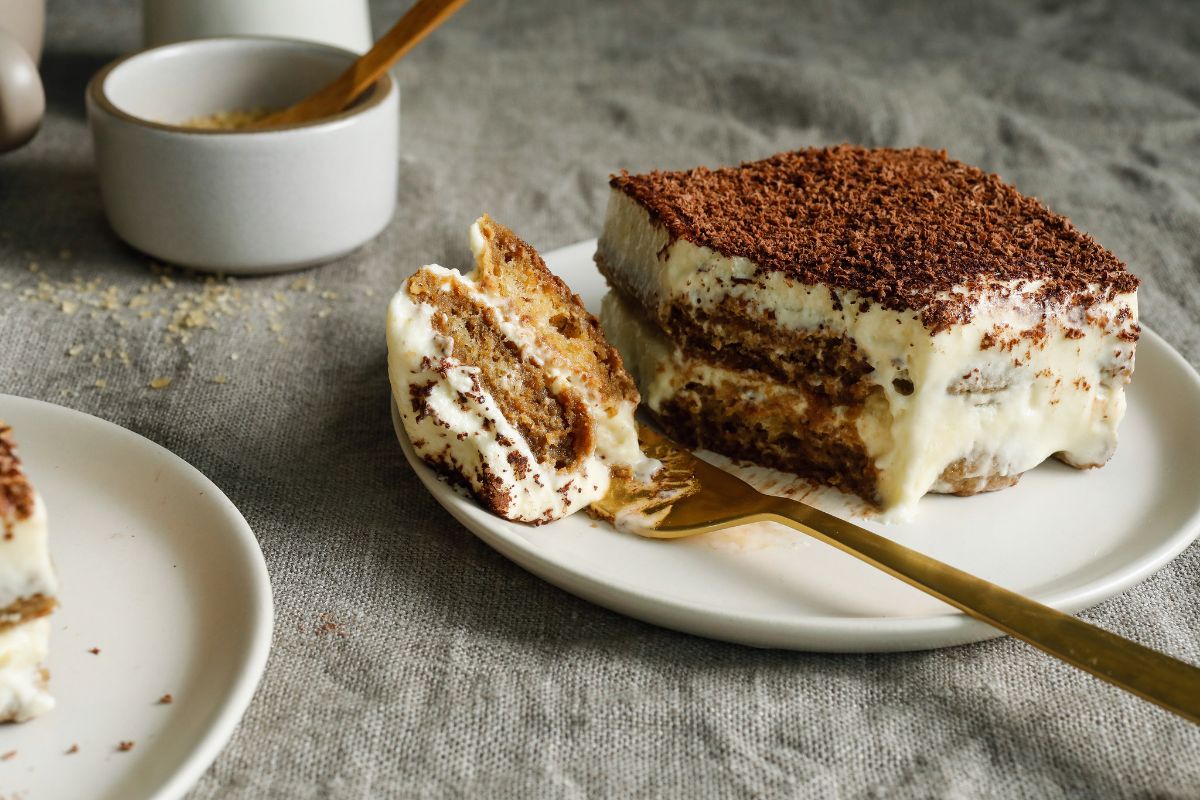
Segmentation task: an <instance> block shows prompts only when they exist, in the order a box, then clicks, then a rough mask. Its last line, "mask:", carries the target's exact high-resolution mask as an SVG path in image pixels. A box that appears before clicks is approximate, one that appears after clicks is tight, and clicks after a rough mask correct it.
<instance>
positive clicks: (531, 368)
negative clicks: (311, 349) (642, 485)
mask: <svg viewBox="0 0 1200 800" xmlns="http://www.w3.org/2000/svg"><path fill="white" fill-rule="evenodd" d="M470 239H471V250H472V252H473V253H474V256H475V270H474V271H473V272H471V273H469V274H467V275H463V274H461V273H460V272H459V271H458V270H453V269H446V268H444V267H440V266H437V265H432V266H425V267H421V269H419V270H417V272H416V273H415V274H414V275H413V276H412V277H410V278H409V279H408V280H407V281H406V283H405V285H404V288H403V289H401V290H400V291H399V292H397V293H396V295H395V297H393V298H392V301H391V305H390V306H389V309H388V323H387V325H388V327H387V337H388V372H389V375H390V377H391V383H392V394H393V398H394V400H395V402H396V406H397V409H398V411H399V413H400V417H401V419H402V421H403V423H404V428H405V431H406V432H407V434H408V437H409V441H410V442H411V443H412V446H413V449H414V450H415V451H416V452H417V454H418V455H420V456H421V458H422V459H424V460H425V461H426V462H427V463H429V464H431V465H432V466H434V467H435V468H437V469H438V470H439V471H440V472H442V473H443V474H444V475H446V476H448V477H449V478H451V479H452V480H456V481H458V482H460V483H462V484H464V485H466V486H467V487H468V488H470V490H471V492H472V493H473V494H474V495H475V496H476V497H477V498H478V499H479V501H480V502H481V503H482V504H483V505H484V506H486V507H487V508H488V509H489V510H491V511H493V512H494V513H496V514H499V515H500V516H502V517H505V518H507V519H510V520H519V521H524V522H532V523H544V522H550V521H552V520H555V519H558V518H560V517H563V516H566V515H568V514H571V513H573V512H574V511H577V510H579V509H580V508H583V507H585V506H587V505H588V504H590V503H592V502H594V501H596V500H598V499H600V498H601V497H603V496H604V495H605V493H606V492H607V491H608V487H609V483H610V481H611V479H612V478H613V476H614V474H617V475H621V474H623V473H626V472H628V473H630V474H633V475H642V474H644V473H645V472H646V471H647V470H650V469H652V468H653V465H654V464H655V463H656V462H651V461H650V460H649V459H646V458H645V457H643V455H642V452H641V450H640V449H639V448H638V440H637V427H636V425H635V423H634V419H633V415H634V411H635V410H636V408H637V405H638V393H637V389H636V388H635V387H634V384H633V381H632V380H631V379H630V377H629V375H628V374H627V373H626V372H625V369H624V368H623V366H622V364H621V357H620V356H619V355H618V354H617V352H616V350H614V349H613V348H612V347H610V346H609V344H608V342H607V341H606V340H605V338H604V334H603V333H602V331H601V329H600V324H599V322H598V321H597V320H596V318H595V317H594V316H592V315H591V314H589V313H588V312H587V310H586V309H585V308H584V307H583V303H582V302H580V300H579V298H578V297H577V296H575V295H573V294H572V293H571V291H570V289H569V288H567V285H566V284H565V283H563V282H562V280H560V279H559V278H558V277H556V276H555V275H554V274H552V273H551V272H550V271H549V270H548V269H547V268H546V265H545V263H543V261H542V259H541V257H540V256H539V255H538V254H537V252H536V251H535V250H534V249H533V248H532V247H530V246H529V245H528V244H526V243H525V242H523V241H521V240H520V239H519V238H517V236H516V235H514V234H513V232H512V231H510V230H509V229H508V228H505V227H504V226H502V225H499V224H497V223H496V222H494V221H493V220H492V219H491V218H490V217H487V216H484V217H482V218H481V219H479V220H478V221H476V223H475V224H474V225H473V226H472V227H471V232H470Z"/></svg>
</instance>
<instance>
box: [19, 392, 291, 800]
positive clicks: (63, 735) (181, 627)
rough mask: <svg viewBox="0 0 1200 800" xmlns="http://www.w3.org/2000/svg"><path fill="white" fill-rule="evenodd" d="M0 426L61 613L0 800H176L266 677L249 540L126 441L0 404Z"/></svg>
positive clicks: (162, 456) (110, 429)
mask: <svg viewBox="0 0 1200 800" xmlns="http://www.w3.org/2000/svg"><path fill="white" fill-rule="evenodd" d="M0 419H4V420H6V421H7V422H8V423H9V424H11V425H12V427H13V435H14V438H15V439H16V442H17V445H18V448H19V454H20V456H21V458H22V460H23V461H24V462H25V470H26V472H27V473H28V475H29V477H30V479H31V480H32V482H33V484H34V486H36V487H37V488H38V490H39V491H40V492H41V494H42V496H43V497H44V498H45V501H46V510H47V514H48V516H49V523H50V552H51V555H52V556H53V558H54V563H55V567H56V569H57V571H58V577H59V583H60V592H59V600H60V601H61V604H62V605H61V607H60V608H59V609H58V610H57V611H56V612H55V613H54V615H53V616H52V617H51V618H50V623H51V637H50V659H49V664H48V666H49V668H50V676H51V677H50V689H51V692H52V693H53V694H54V696H55V698H56V699H57V701H58V706H57V707H56V708H55V709H54V710H52V711H50V712H49V713H47V714H45V715H44V716H41V717H38V718H37V719H34V720H31V721H29V722H26V723H24V724H21V725H3V726H0V753H12V755H11V756H10V757H8V758H7V759H4V760H0V797H6V798H7V797H20V798H23V800H52V799H54V800H57V798H97V800H118V798H119V799H120V800H144V799H146V798H154V800H166V799H167V798H176V797H181V796H182V795H183V794H184V792H186V791H187V790H188V789H189V788H190V787H191V785H192V784H193V783H195V782H196V780H197V779H198V778H199V777H200V775H201V773H203V772H204V770H205V769H206V768H207V767H208V765H209V764H210V763H212V760H213V759H214V758H215V757H216V755H217V753H218V752H219V751H220V749H221V747H222V746H223V745H224V744H225V742H226V741H227V740H228V739H229V737H230V735H231V734H232V733H233V729H234V727H235V726H236V725H237V722H238V720H239V719H240V718H241V716H242V712H244V711H245V710H246V706H247V705H248V704H249V702H250V698H251V696H252V695H253V694H254V688H255V686H256V685H257V684H258V679H259V677H260V676H261V675H262V672H263V668H264V667H265V666H266V661H267V651H268V649H269V648H270V644H271V617H272V606H271V586H270V582H269V581H268V578H267V569H266V564H265V562H264V561H263V556H262V552H261V551H260V550H259V548H258V542H257V541H256V539H255V537H254V533H253V531H251V530H250V526H249V525H247V524H246V520H245V519H243V517H242V515H241V514H240V513H239V512H238V510H237V509H236V508H235V507H234V505H233V503H231V502H230V501H229V498H227V497H226V496H225V495H224V494H222V493H221V490H220V489H218V488H217V487H216V486H215V485H214V484H213V483H212V481H210V480H209V479H208V478H206V477H204V476H203V475H202V474H200V472H198V471H197V470H196V469H195V468H194V467H191V466H189V465H188V464H187V463H186V462H184V461H183V460H182V459H180V458H179V457H178V456H175V455H173V454H171V453H170V452H168V451H167V450H165V449H163V448H162V447H159V446H158V445H156V444H154V443H153V442H151V441H149V440H147V439H144V438H142V437H141V436H138V435H137V434H136V433H132V432H130V431H127V430H125V429H124V428H121V427H118V426H116V425H113V424H112V423H110V422H105V421H104V420H101V419H97V418H96V417H92V416H89V415H87V414H82V413H80V412H78V411H72V410H71V409H68V408H62V407H61V406H56V405H51V404H50V403H42V402H38V401H36V400H27V399H23V398H20V397H12V396H10V395H0ZM93 649H97V650H98V651H99V652H97V653H93V652H91V651H92V650H93ZM166 694H170V695H171V697H172V700H171V702H170V703H169V704H167V703H161V702H159V700H160V698H161V697H162V696H163V695H166ZM121 742H132V743H133V747H132V749H130V750H128V751H122V750H121V749H120V748H119V745H120V743H121ZM73 745H74V746H77V748H78V750H77V751H76V752H68V751H69V750H70V749H71V748H72V746H73Z"/></svg>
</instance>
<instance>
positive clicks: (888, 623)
mask: <svg viewBox="0 0 1200 800" xmlns="http://www.w3.org/2000/svg"><path fill="white" fill-rule="evenodd" d="M593 252H595V242H581V243H580V244H577V245H573V246H571V247H567V248H563V249H561V250H557V251H554V252H552V253H549V254H547V255H546V257H545V258H546V262H547V264H548V265H549V266H550V268H551V269H552V270H553V271H554V272H556V273H557V274H558V275H560V276H561V277H562V278H563V279H564V280H566V281H567V283H568V284H570V285H571V287H572V289H574V290H575V291H576V292H577V293H579V294H580V295H581V296H582V297H583V300H584V302H585V303H586V304H587V305H588V307H589V308H591V309H592V310H593V311H595V310H597V308H598V305H599V301H600V298H601V297H602V296H603V293H604V281H603V278H602V277H601V276H600V275H599V274H598V273H597V271H596V269H595V267H594V265H593V264H592V253H593ZM1197 419H1200V377H1197V375H1196V373H1195V371H1194V370H1192V369H1191V367H1190V366H1188V364H1187V363H1186V362H1185V361H1184V360H1183V359H1182V358H1181V357H1180V356H1179V355H1178V354H1177V353H1176V352H1175V351H1174V350H1172V349H1171V348H1170V346H1169V345H1167V344H1166V343H1165V342H1164V341H1163V340H1162V339H1161V338H1160V337H1158V336H1157V335H1156V334H1154V333H1153V332H1151V331H1148V330H1145V331H1144V332H1143V336H1142V340H1141V342H1140V343H1139V345H1138V352H1137V369H1136V372H1135V375H1134V381H1133V383H1132V385H1131V386H1130V389H1129V410H1128V413H1127V416H1126V418H1125V421H1124V422H1123V423H1122V426H1121V443H1120V446H1119V447H1118V448H1117V454H1116V455H1115V456H1114V457H1113V459H1112V461H1111V462H1109V464H1108V465H1107V466H1105V467H1104V468H1103V469H1099V470H1089V471H1085V472H1081V471H1078V470H1074V469H1071V468H1069V467H1066V466H1064V465H1062V464H1059V463H1058V462H1055V461H1050V462H1047V463H1045V464H1043V465H1042V466H1040V467H1038V468H1037V469H1035V470H1032V471H1030V472H1028V473H1026V475H1025V476H1024V477H1023V478H1022V479H1021V482H1020V483H1019V484H1018V485H1017V486H1016V487H1014V488H1011V489H1006V490H1004V491H1001V492H995V493H991V494H984V495H977V496H975V497H969V498H959V497H946V496H939V495H930V496H927V497H926V498H925V499H923V500H922V501H921V506H920V510H919V512H918V514H917V517H916V519H915V520H913V521H912V522H910V523H906V524H902V525H883V524H881V523H877V522H872V521H869V520H867V521H863V520H856V521H858V522H860V523H861V524H863V525H864V526H865V527H867V528H870V529H871V530H874V531H876V532H877V533H880V534H882V535H884V536H887V537H889V538H892V539H894V540H896V541H898V542H901V543H902V544H905V545H907V546H909V547H912V548H915V549H917V550H919V551H921V552H923V553H927V554H929V555H931V556H933V557H934V558H938V559H940V560H942V561H945V562H947V563H949V564H952V565H954V566H956V567H959V568H960V569H964V570H966V571H968V572H971V573H974V574H976V575H979V576H980V577H983V578H986V579H987V580H990V581H993V582H995V583H998V584H1000V585H1001V586H1005V587H1007V588H1009V589H1013V590H1015V591H1018V592H1020V593H1022V594H1025V595H1028V596H1030V597H1033V598H1036V599H1037V600H1040V601H1041V602H1043V603H1047V604H1049V605H1052V606H1054V607H1055V608H1059V609H1063V610H1066V611H1071V612H1074V611H1079V610H1082V609H1084V608H1087V607H1089V606H1092V605H1095V604H1096V603H1098V602H1100V601H1101V600H1104V599H1106V598H1109V597H1112V596H1113V595H1115V594H1117V593H1118V592H1120V591H1122V590H1124V589H1126V588H1128V587H1129V586H1132V585H1133V584H1135V583H1137V582H1139V581H1141V580H1143V579H1145V578H1146V577H1147V576H1148V575H1150V574H1151V573H1153V572H1154V571H1155V570H1157V569H1159V568H1160V567H1162V566H1163V565H1164V564H1166V563H1167V562H1168V561H1170V560H1171V559H1172V558H1174V557H1175V556H1176V555H1178V554H1179V553H1180V552H1182V551H1183V549H1184V548H1185V547H1187V546H1188V544H1189V543H1190V542H1191V541H1192V540H1193V539H1195V538H1196V536H1197V534H1198V533H1200V494H1198V493H1197V492H1196V491H1195V485H1194V480H1193V477H1192V476H1194V475H1196V474H1197V473H1198V472H1200V426H1197V425H1196V422H1195V421H1196V420H1197ZM393 421H394V422H396V424H397V426H396V427H397V434H398V435H399V438H400V440H401V443H402V445H403V447H404V452H405V455H406V456H407V457H408V460H409V462H410V463H411V464H412V465H413V468H414V469H415V470H416V471H417V474H418V475H419V476H420V478H421V480H422V482H423V483H424V484H425V486H426V487H428V489H429V490H430V492H432V493H433V495H434V497H435V498H437V500H438V502H439V503H441V504H442V505H443V506H444V507H445V508H446V509H447V510H448V511H449V512H450V513H451V514H453V515H454V516H455V518H457V519H458V520H459V521H460V522H462V523H463V524H464V525H465V526H466V527H467V528H469V529H470V530H471V531H473V532H474V533H475V534H476V535H477V536H479V537H480V538H481V539H482V540H483V541H485V542H486V543H487V544H489V545H490V546H492V547H493V548H495V549H496V550H497V551H499V552H500V553H502V554H503V555H505V556H506V557H508V558H509V559H511V560H512V561H514V562H516V563H517V564H520V565H521V566H522V567H524V568H525V569H528V570H529V571H530V572H533V573H534V574H536V575H538V576H540V577H542V578H543V579H545V580H547V581H549V582H550V583H553V584H555V585H556V586H559V587H561V588H563V589H565V590H566V591H568V592H571V593H573V594H576V595H578V596H580V597H583V598H585V599H587V600H590V601H592V602H594V603H597V604H599V605H602V606H606V607H608V608H611V609H613V610H614V611H618V612H620V613H623V614H628V615H629V616H631V617H636V618H638V619H642V620H645V621H647V622H652V623H655V624H658V625H663V626H665V627H668V628H674V629H676V630H680V631H685V632H688V633H694V634H698V635H701V636H707V637H711V638H715V639H724V640H727V641H731V642H739V643H744V644H750V645H756V646H761V647H782V648H791V649H797V650H821V651H842V652H863V651H888V650H919V649H926V648H933V647H945V646H949V645H956V644H963V643H966V642H973V641H980V640H982V639H987V638H992V637H994V636H998V635H999V633H998V632H997V631H996V630H995V629H993V628H991V627H989V626H986V625H983V624H982V623H979V622H976V621H974V620H971V619H969V618H968V617H966V616H964V615H963V614H961V613H959V612H957V611H954V610H952V609H951V608H949V607H948V606H946V605H944V604H942V603H941V602H939V601H937V600H934V599H933V598H931V597H929V596H927V595H925V594H923V593H921V592H919V591H917V590H916V589H913V588H911V587H909V586H907V585H905V584H903V583H901V582H900V581H898V580H895V579H893V578H891V577H889V576H887V575H885V574H883V573H881V572H878V571H877V570H874V569H872V568H871V567H868V566H867V565H865V564H863V563H862V562H860V561H858V560H856V559H854V558H853V557H851V556H848V555H846V554H844V553H842V552H840V551H838V550H836V549H834V548H832V547H829V546H827V545H825V544H822V543H820V542H817V541H816V540H813V539H810V538H808V537H805V536H803V535H801V534H798V533H792V532H791V531H788V530H787V529H785V528H782V527H779V526H775V525H770V524H768V525H764V526H757V527H756V528H754V529H752V530H747V529H744V528H739V529H733V530H730V531H721V532H718V533H714V534H707V535H705V536H698V537H694V538H691V539H685V540H678V541H652V540H648V539H640V538H638V537H635V536H630V535H625V534H621V533H618V532H617V531H615V530H613V529H612V528H611V527H609V526H608V525H605V524H602V523H597V522H595V521H593V520H591V519H590V518H588V517H587V516H585V515H583V514H576V515H575V516H573V517H569V518H567V519H564V520H560V521H558V522H555V523H552V524H550V525H544V526H541V527H537V528H535V527H530V526H527V525H521V524H515V523H510V522H507V521H505V520H503V519H500V518H499V517H496V516H493V515H492V514H489V513H488V512H486V511H484V510H483V509H482V508H480V507H479V506H478V505H477V504H476V503H475V502H474V501H472V500H471V499H469V498H466V497H464V496H462V495H460V494H458V493H457V492H455V491H454V490H453V489H452V488H450V487H449V486H448V485H447V484H446V483H445V482H444V481H442V480H440V479H439V478H438V477H437V475H436V474H435V473H434V472H433V471H432V470H430V469H429V468H428V467H426V466H425V465H424V464H423V463H421V462H420V460H419V459H417V458H416V456H415V454H414V453H413V451H412V448H411V447H410V446H409V444H408V441H407V438H406V437H405V436H404V433H403V428H402V427H401V426H399V424H398V422H399V420H398V418H397V417H396V414H395V411H394V410H393ZM819 502H820V504H822V505H824V506H825V507H826V508H827V509H829V510H834V509H833V508H829V506H830V505H831V504H832V505H833V506H836V505H837V504H838V499H837V498H836V497H834V496H831V495H830V494H829V493H828V492H826V493H823V494H822V496H821V498H820V501H819Z"/></svg>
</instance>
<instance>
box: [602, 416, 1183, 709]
mask: <svg viewBox="0 0 1200 800" xmlns="http://www.w3.org/2000/svg"><path fill="white" fill-rule="evenodd" d="M638 439H639V440H640V442H641V445H642V449H643V450H644V452H645V453H646V455H648V456H650V457H651V458H657V459H658V460H660V461H662V462H663V465H664V467H665V473H660V475H659V476H658V482H657V484H656V486H655V487H651V488H647V486H646V485H645V484H641V483H638V482H636V481H618V482H616V483H615V484H614V486H613V488H612V489H611V490H610V491H609V494H608V496H607V497H605V498H604V499H603V500H600V501H598V502H596V503H594V504H592V507H591V508H592V510H593V511H594V512H596V513H597V514H598V515H599V516H600V517H603V518H605V519H608V520H610V521H614V522H615V523H616V525H617V527H619V528H621V529H623V530H627V531H631V532H632V533H636V534H637V535H639V536H646V537H650V538H654V539H678V538H682V537H684V536H693V535H695V534H697V533H705V532H707V531H716V530H720V529H722V528H730V527H733V526H735V525H744V524H746V523H749V522H761V521H770V522H779V523H782V524H784V525H787V526H788V527H791V528H795V529H796V530H798V531H802V532H803V533H807V534H809V535H810V536H815V537H816V538H818V539H820V540H821V541H823V542H826V543H827V544H831V545H833V546H834V547H837V548H838V549H840V550H844V551H845V552H847V553H849V554H850V555H852V556H854V557H856V558H858V559H861V560H862V561H865V562H867V563H868V564H870V565H871V566H873V567H877V568H878V569H881V570H883V571H884V572H886V573H888V574H890V575H892V576H894V577H896V578H899V579H900V580H902V581H904V582H905V583H907V584H909V585H911V586H915V587H916V588H918V589H920V590H921V591H923V592H926V593H927V594H931V595H933V596H934V597H936V598H938V599H939V600H941V601H943V602H946V603H949V604H950V605H952V606H954V607H955V608H957V609H959V610H960V611H962V612H963V613H965V614H968V615H969V616H971V617H974V618H975V619H977V620H980V621H982V622H986V623H988V624H989V625H992V626H994V627H996V628H999V629H1000V630H1002V631H1004V632H1005V633H1007V634H1009V635H1010V636H1015V637H1016V638H1018V639H1021V640H1022V641H1025V642H1028V643H1029V644H1031V645H1033V646H1034V647H1037V648H1039V649H1041V650H1044V651H1045V652H1047V653H1049V654H1050V655H1052V656H1054V657H1056V658H1060V659H1062V660H1063V661H1065V662H1067V663H1068V664H1071V665H1073V666H1076V667H1079V668H1080V669H1082V670H1084V671H1085V672H1090V673H1091V674H1093V675H1095V676H1096V677H1097V678H1100V679H1101V680H1105V681H1108V682H1109V683H1111V684H1114V685H1116V686H1119V687H1121V688H1122V689H1125V690H1126V691H1128V692H1132V693H1133V694H1136V695H1137V696H1139V697H1142V698H1144V699H1146V700H1149V701H1150V702H1152V703H1157V704H1158V705H1160V706H1162V707H1163V708H1165V709H1167V710H1168V711H1172V712H1174V713H1176V714H1178V715H1180V716H1181V717H1184V718H1185V719H1189V720H1191V721H1192V722H1196V723H1200V668H1197V667H1194V666H1192V665H1191V664H1188V663H1185V662H1183V661H1180V660H1178V659H1175V658H1171V657H1170V656H1167V655H1164V654H1162V653H1159V652H1158V651H1156V650H1151V649H1150V648H1148V647H1143V646H1142V645H1140V644H1137V643H1136V642H1132V641H1130V640H1128V639H1124V638H1122V637H1120V636H1117V635H1116V634H1113V633H1109V632H1108V631H1105V630H1102V629H1100V628H1097V627H1096V626H1095V625H1089V624H1088V623H1086V622H1084V621H1082V620H1079V619H1076V618H1075V617H1072V616H1071V615H1069V614H1064V613H1062V612H1061V611H1056V610H1054V609H1053V608H1050V607H1049V606H1045V605H1042V604H1041V603H1038V602H1036V601H1034V600H1030V599H1029V598H1028V597H1022V596H1021V595H1019V594H1017V593H1015V592H1010V591H1009V590H1007V589H1003V588H1001V587H999V586H996V585H995V584H993V583H989V582H988V581H985V580H983V579H981V578H976V577H975V576H974V575H970V574H968V573H966V572H963V571H962V570H960V569H955V568H954V567H952V566H950V565H949V564H943V563H942V562H940V561H937V560H935V559H932V558H930V557H929V556H925V555H922V554H921V553H918V552H917V551H915V550H910V549H908V548H907V547H904V546H902V545H899V544H896V543H895V542H893V541H891V540H890V539H886V538H884V537H882V536H878V535H876V534H874V533H871V532H870V531H868V530H865V529H863V528H860V527H858V526H857V525H854V524H852V523H850V522H846V521H845V520H842V519H838V518H837V517H835V516H832V515H831V514H826V513H825V512H823V511H820V510H818V509H816V508H813V507H812V506H807V505H805V504H803V503H800V502H797V501H795V500H788V499H786V498H782V497H773V496H771V495H767V494H763V493H761V492H759V491H758V490H756V489H755V488H754V487H752V486H750V484H748V483H746V482H745V481H742V480H740V479H738V478H735V477H734V476H733V475H730V474H729V473H728V472H725V471H724V470H721V469H718V468H717V467H714V466H712V465H711V464H708V463H706V462H704V461H701V460H700V459H698V458H696V457H695V456H693V455H692V454H691V453H689V452H688V451H687V450H685V449H683V448H682V447H681V446H680V445H678V444H676V443H675V442H673V441H671V440H670V439H668V438H666V437H665V436H662V435H661V434H659V433H658V432H656V431H654V430H652V429H650V428H648V427H646V426H644V425H639V426H638Z"/></svg>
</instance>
